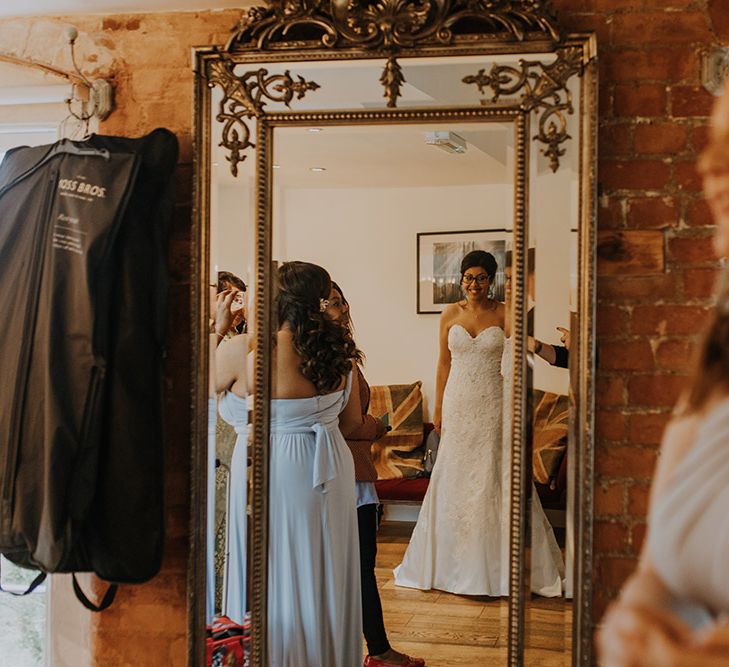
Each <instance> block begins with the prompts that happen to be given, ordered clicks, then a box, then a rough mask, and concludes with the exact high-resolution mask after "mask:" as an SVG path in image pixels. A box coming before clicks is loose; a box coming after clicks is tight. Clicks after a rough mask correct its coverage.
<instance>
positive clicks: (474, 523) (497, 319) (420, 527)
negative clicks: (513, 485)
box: [395, 250, 562, 597]
mask: <svg viewBox="0 0 729 667" xmlns="http://www.w3.org/2000/svg"><path fill="white" fill-rule="evenodd" d="M496 269H497V266H496V260H495V259H494V257H493V255H491V254H490V253H487V252H484V251H482V250H475V251H473V252H470V253H468V254H467V255H466V256H465V257H464V258H463V261H462V263H461V276H462V286H463V290H464V293H465V297H466V298H465V299H464V300H463V301H460V302H458V303H455V304H451V305H450V306H448V307H447V308H446V309H445V310H444V311H443V314H442V315H441V321H440V355H439V358H438V371H437V376H436V397H435V412H434V417H433V422H434V424H435V428H436V429H437V430H438V431H440V433H441V442H440V446H439V448H438V459H437V461H436V464H435V467H434V468H433V474H432V476H431V478H430V484H429V486H428V491H427V493H426V495H425V498H424V500H423V505H422V508H421V510H420V515H419V516H418V522H417V524H416V526H415V530H414V531H413V535H412V539H411V541H410V544H409V545H408V548H407V551H406V552H405V557H404V559H403V562H402V564H401V565H399V566H398V567H397V568H396V570H395V583H396V584H397V585H399V586H408V587H411V588H420V589H424V590H427V589H430V588H436V589H439V590H443V591H448V592H451V593H461V594H464V595H488V596H493V597H499V596H505V595H508V594H509V510H510V503H509V490H510V484H509V467H510V456H509V451H510V445H511V438H510V437H509V436H510V424H509V425H507V424H505V423H504V421H505V419H504V417H505V415H504V412H506V421H507V422H510V420H511V410H510V406H508V405H506V406H505V404H504V377H503V376H502V359H503V353H504V339H505V336H504V328H505V325H506V324H507V322H506V312H507V311H506V308H505V306H504V304H503V303H500V302H498V301H495V300H494V299H491V298H490V297H489V287H490V285H491V284H492V283H493V280H494V278H495V276H496ZM510 377H511V375H510V374H509V375H508V376H507V382H508V383H509V386H510V381H511V380H510ZM507 389H508V387H507ZM509 394H510V391H509ZM505 434H509V435H507V437H506V439H505ZM539 511H540V512H541V506H539ZM543 516H544V513H543V512H541V517H542V518H543ZM545 523H546V519H545ZM538 535H539V539H538V540H537V541H536V542H535V545H534V547H533V556H532V559H533V560H534V561H535V564H536V567H534V568H533V570H532V589H533V590H535V591H536V592H538V593H540V594H542V595H546V596H554V595H559V594H560V593H561V590H562V589H561V578H560V575H559V568H558V561H559V559H560V556H559V552H558V550H557V553H556V554H555V553H554V550H553V549H552V547H554V549H555V550H556V548H557V545H556V542H554V535H553V534H551V529H550V535H551V539H552V542H554V544H553V545H552V544H551V543H548V542H547V541H546V533H545V532H544V531H542V532H541V533H538Z"/></svg>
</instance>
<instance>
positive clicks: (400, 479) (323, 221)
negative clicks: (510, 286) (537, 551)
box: [269, 122, 515, 664]
mask: <svg viewBox="0 0 729 667" xmlns="http://www.w3.org/2000/svg"><path fill="white" fill-rule="evenodd" d="M436 133H437V135H436ZM514 134H515V132H514V126H513V125H512V124H510V123H504V122H483V123H463V122H452V123H448V124H431V123H427V124H426V123H422V124H408V125H380V126H351V125H349V126H344V127H342V126H334V125H328V124H324V125H319V126H316V127H277V128H276V129H275V131H274V142H273V143H274V156H273V164H274V170H273V192H272V198H273V235H272V237H273V257H274V259H275V260H278V261H279V262H287V261H292V260H303V261H307V262H313V263H315V264H317V265H320V266H323V267H325V268H326V269H327V271H328V272H329V273H330V275H331V277H332V279H333V280H334V281H335V282H336V283H337V285H338V286H339V291H336V290H335V291H333V292H332V293H330V295H329V297H330V298H329V310H332V309H334V310H338V311H339V312H340V313H341V311H342V309H344V311H345V312H346V320H347V323H348V325H351V328H352V332H353V335H354V340H355V342H356V345H357V347H358V348H359V349H361V350H362V352H363V354H364V358H363V359H362V362H363V363H362V364H360V371H361V373H358V375H357V384H358V396H359V402H360V408H361V412H362V413H363V414H365V415H368V416H363V417H362V419H361V422H360V424H359V425H358V426H357V428H355V429H354V430H353V431H350V432H346V429H345V428H344V427H343V430H345V435H346V436H347V443H348V444H349V448H350V451H351V452H352V454H353V455H354V472H355V476H354V478H353V479H352V480H351V481H352V487H353V488H352V491H351V493H350V500H349V502H352V501H353V502H354V503H355V504H357V505H359V508H358V510H357V514H356V516H355V515H353V514H351V513H347V512H346V511H345V510H344V509H343V508H342V507H341V506H338V507H335V508H332V510H333V511H335V512H336V513H337V514H336V516H337V517H338V521H339V523H338V524H337V525H338V526H339V529H341V530H342V531H343V532H346V529H347V528H349V527H351V526H349V527H348V526H346V522H345V525H344V526H342V525H341V524H342V521H343V520H342V518H341V517H342V516H347V517H350V518H349V519H347V521H351V522H354V521H357V525H356V529H357V532H358V533H359V547H358V548H359V549H361V553H360V554H359V558H357V559H356V560H350V561H349V566H348V567H350V568H353V569H354V571H355V572H358V571H359V568H360V560H359V559H360V558H361V563H362V576H361V582H360V583H361V587H362V601H363V604H362V607H363V608H362V610H361V613H362V616H363V618H362V623H363V626H364V636H365V652H366V653H369V654H371V655H383V654H386V653H387V651H389V650H397V651H400V652H404V653H406V654H409V655H413V656H422V657H423V658H425V659H426V660H428V661H430V663H431V664H432V663H435V664H450V663H451V662H452V661H453V662H455V661H457V660H460V661H462V663H463V664H502V663H504V662H505V660H506V647H507V615H508V604H507V599H506V596H507V595H508V586H509V562H508V557H509V553H508V544H509V507H510V502H509V483H508V479H509V478H508V472H507V471H508V464H509V453H508V452H509V446H510V433H511V431H510V428H506V429H505V428H504V426H503V424H504V421H505V413H507V414H506V421H507V422H508V421H509V415H510V407H509V406H508V405H507V404H506V403H505V402H504V400H503V384H504V380H503V377H502V368H504V367H508V366H509V365H510V363H511V359H510V358H507V359H506V360H504V358H503V355H504V334H505V333H507V332H508V331H509V329H510V324H509V322H508V316H507V315H506V313H507V312H508V311H507V309H506V307H505V306H504V304H503V302H504V299H505V284H504V277H505V276H504V267H505V258H506V255H507V250H508V249H509V248H510V244H511V235H512V227H513V219H514V170H515V158H514ZM438 138H440V139H442V141H443V142H444V145H443V146H438V145H436V143H433V142H434V141H435V140H436V139H438ZM443 148H445V150H444V149H443ZM473 250H484V251H488V252H490V253H491V255H492V259H491V260H490V261H491V262H494V263H495V265H496V266H495V267H494V266H493V265H492V264H490V263H489V262H488V261H487V262H486V263H485V264H486V268H484V266H483V264H484V261H483V259H482V258H481V257H479V256H477V257H476V261H475V263H473V264H469V265H468V267H467V268H466V269H465V270H464V272H463V273H462V271H461V262H462V260H463V259H464V257H465V256H466V255H468V253H469V252H471V251H473ZM494 260H495V261H494ZM466 275H467V276H468V277H469V278H470V282H468V281H467V280H464V279H463V278H464V276H466ZM482 275H483V276H485V278H482ZM342 297H344V298H345V300H346V305H345V300H343V299H342ZM337 317H338V318H341V317H343V316H342V315H338V316H337ZM277 409H278V408H277V407H276V406H274V408H273V412H274V414H275V412H276V410H277ZM434 426H435V427H436V428H435V429H433V427H434ZM388 427H389V428H390V430H389V431H387V428H388ZM272 428H273V429H274V430H275V429H276V428H279V425H278V423H277V422H276V421H274V422H273V426H272ZM433 430H435V432H436V433H437V431H438V430H440V431H441V435H442V440H441V446H438V447H437V456H436V457H435V465H434V466H433V465H432V464H433V458H434V457H433V454H434V453H435V451H436V447H435V445H434V443H435V442H436V440H437V438H436V436H434V435H433ZM504 432H506V433H507V434H508V435H507V441H506V442H505V441H504ZM449 433H450V434H449ZM278 445H279V442H278V441H276V440H274V441H273V444H272V473H271V487H270V493H271V496H270V502H271V505H272V510H271V515H270V531H271V545H272V549H273V545H274V541H275V540H276V537H275V536H276V535H277V534H279V535H281V534H283V533H286V536H285V537H281V541H282V543H288V544H290V545H291V547H290V549H291V550H298V549H299V548H300V547H297V546H295V545H297V544H300V541H301V540H302V539H303V538H302V537H301V533H300V531H301V530H302V529H301V525H300V523H301V522H303V521H308V520H309V519H306V518H304V517H303V513H302V516H301V517H300V519H299V520H298V521H297V524H296V528H295V531H296V535H293V534H292V533H291V531H292V530H294V529H293V528H292V527H291V526H290V525H287V524H284V523H283V520H282V518H281V517H280V516H279V515H278V514H276V513H275V511H274V507H273V506H274V505H275V503H276V502H278V501H279V500H278V496H279V495H280V493H281V489H280V487H279V486H277V484H276V483H275V482H274V478H275V472H274V468H275V466H276V465H277V459H276V458H275V453H274V451H273V450H274V449H275V448H276V447H277V446H278ZM350 459H351V457H350ZM355 479H356V480H357V484H356V487H355V484H354V480H355ZM274 496H277V498H276V499H275V498H274ZM377 500H379V501H380V502H381V503H382V507H383V511H382V516H381V518H380V523H379V530H378V529H377V512H376V509H375V507H376V503H377ZM330 530H333V528H331V529H330ZM287 531H288V532H287ZM347 534H349V533H347ZM317 539H319V538H317ZM340 539H344V538H342V537H337V538H336V539H335V538H332V541H334V542H338V541H339V540H340ZM317 543H318V542H317ZM355 547H357V544H356V543H355ZM317 548H318V547H317ZM322 548H324V549H329V548H330V545H326V546H324V547H322ZM350 556H351V554H350ZM275 558H276V557H275V556H274V559H275ZM287 558H291V556H290V554H287ZM325 562H330V561H326V560H325ZM280 567H281V568H283V569H281V570H279V569H278V566H277V565H276V564H275V561H272V565H271V569H270V570H269V578H270V581H271V582H272V583H271V586H272V587H274V588H275V587H276V586H277V584H276V582H277V581H278V582H283V581H286V582H290V581H291V579H292V577H291V571H292V568H294V569H295V568H296V564H294V563H292V562H291V561H290V560H288V561H287V562H286V563H281V564H280ZM286 568H288V569H286ZM296 571H297V572H299V570H296ZM348 574H350V573H349V572H347V573H344V574H342V575H341V576H342V577H346V576H348ZM314 576H316V577H327V576H328V577H333V572H331V571H328V570H326V568H325V569H324V570H323V571H321V572H320V573H318V574H316V575H314V574H312V577H314ZM333 578H334V580H335V581H336V577H333ZM278 585H283V584H282V583H279V584H278ZM286 585H293V586H303V587H308V586H311V585H312V582H311V581H308V580H307V581H304V582H302V581H301V580H300V578H299V579H298V580H297V579H296V578H294V583H293V584H288V583H287V584H286ZM314 585H315V586H320V585H323V584H321V582H320V581H318V580H316V581H315V582H314ZM342 585H344V584H342ZM269 590H272V588H271V589H269ZM341 590H342V589H337V588H336V585H335V590H334V595H333V596H332V598H331V599H332V600H339V601H340V602H341V601H342V599H343V598H342V597H341ZM337 593H339V594H340V595H337ZM288 594H289V598H288V605H289V606H290V605H291V604H292V603H294V604H295V601H296V600H297V599H298V598H299V594H300V591H298V592H297V591H288ZM334 604H336V603H334ZM269 605H273V606H274V607H275V602H274V601H272V600H269ZM380 605H381V609H382V611H380ZM319 612H321V613H319ZM359 613H360V611H359V610H354V609H351V608H349V607H345V608H344V609H342V608H340V607H335V608H333V609H326V610H325V609H320V610H318V611H317V613H316V614H315V616H317V617H318V618H322V617H334V618H338V619H347V618H348V619H351V620H353V621H354V619H355V618H357V619H358V618H359ZM311 614H312V612H311V610H303V609H302V610H301V618H305V617H307V616H310V615H311ZM270 619H271V617H270V616H269V622H270V624H269V633H270V634H271V635H273V634H275V633H278V632H280V628H281V624H280V622H279V623H278V624H277V625H273V623H272V622H271V621H270ZM279 620H280V619H279ZM355 630H356V634H357V637H358V638H359V637H361V634H362V631H363V627H362V626H360V627H357V628H355ZM312 632H314V633H320V632H322V628H321V625H317V627H314V628H312ZM348 632H350V634H351V633H352V632H353V630H352V628H351V627H350V628H349V629H348ZM278 641H280V638H278V637H276V639H275V640H270V641H269V646H271V645H273V644H274V643H275V642H278ZM322 643H324V644H325V643H326V642H322V641H321V638H320V637H319V636H318V634H317V637H315V638H313V639H312V641H311V644H312V645H320V644H322ZM271 657H273V654H272V656H271ZM328 664H339V663H328ZM411 664H417V663H411Z"/></svg>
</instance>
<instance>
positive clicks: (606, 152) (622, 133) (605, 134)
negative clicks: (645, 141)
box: [598, 123, 633, 157]
mask: <svg viewBox="0 0 729 667" xmlns="http://www.w3.org/2000/svg"><path fill="white" fill-rule="evenodd" d="M598 144H599V146H600V155H602V156H609V157H627V156H629V155H630V154H631V153H632V151H633V126H632V125H631V124H628V123H611V124H609V125H607V124H604V125H601V126H600V130H599V137H598Z"/></svg>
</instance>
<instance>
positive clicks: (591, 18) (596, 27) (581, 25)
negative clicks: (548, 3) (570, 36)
mask: <svg viewBox="0 0 729 667" xmlns="http://www.w3.org/2000/svg"><path fill="white" fill-rule="evenodd" d="M565 1H566V2H567V3H568V5H569V8H568V9H566V10H565V11H564V12H563V13H561V14H560V22H559V24H560V28H562V29H563V30H565V31H567V32H594V33H595V35H596V36H597V40H598V44H608V43H609V41H610V33H611V31H612V22H608V21H607V20H606V18H607V17H606V16H605V15H604V14H578V13H577V12H578V11H579V7H576V6H575V5H574V1H573V0H562V2H565Z"/></svg>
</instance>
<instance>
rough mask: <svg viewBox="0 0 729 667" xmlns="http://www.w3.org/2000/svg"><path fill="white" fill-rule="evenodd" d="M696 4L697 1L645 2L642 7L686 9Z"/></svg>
mask: <svg viewBox="0 0 729 667" xmlns="http://www.w3.org/2000/svg"><path fill="white" fill-rule="evenodd" d="M695 4H696V0H643V1H642V3H641V6H642V7H644V8H645V9H686V7H690V6H691V5H695ZM633 6H635V3H633ZM679 16H680V14H679Z"/></svg>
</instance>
